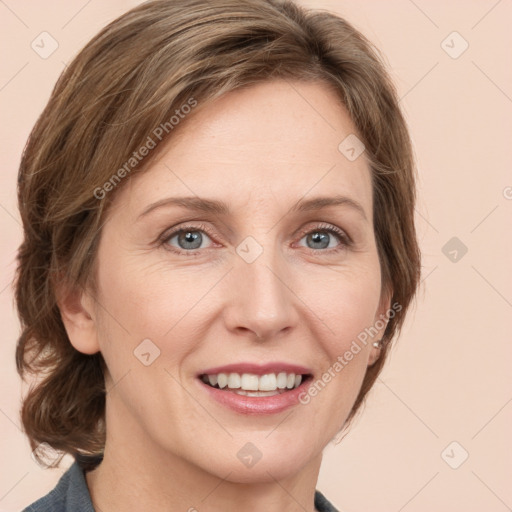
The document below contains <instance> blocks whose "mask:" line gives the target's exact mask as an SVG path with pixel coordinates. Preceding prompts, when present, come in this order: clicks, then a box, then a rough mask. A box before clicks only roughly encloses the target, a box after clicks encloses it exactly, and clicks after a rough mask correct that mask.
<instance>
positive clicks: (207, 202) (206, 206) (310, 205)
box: [137, 195, 368, 221]
mask: <svg viewBox="0 0 512 512" xmlns="http://www.w3.org/2000/svg"><path fill="white" fill-rule="evenodd" d="M164 206H181V207H182V208H187V209H188V210H193V211H197V212H202V213H213V214H216V215H219V216H228V215H230V213H231V211H230V209H229V206H228V205H227V204H226V203H225V202H223V201H219V200H217V199H206V198H201V197H197V196H196V197H194V196H190V197H167V198H165V199H161V200H160V201H156V202H155V203H152V204H150V205H149V206H148V207H147V208H145V209H144V211H143V212H142V213H141V214H140V215H139V216H138V217H137V220H139V219H140V218H141V217H144V216H146V215H147V214H149V213H150V212H152V211H154V210H156V209H158V208H162V207H164ZM330 206H348V207H350V208H351V209H353V210H354V211H356V212H358V213H359V214H360V215H361V216H362V217H363V219H364V220H366V221H367V220H368V219H367V217H366V213H365V211H364V208H363V207H362V205H361V204H360V203H358V202H357V201H355V200H354V199H351V198H350V197H346V196H341V195H335V196H319V197H313V198H311V199H300V200H299V201H297V203H295V205H294V206H293V207H292V208H291V209H290V212H310V211H317V210H322V209H324V208H328V207H330Z"/></svg>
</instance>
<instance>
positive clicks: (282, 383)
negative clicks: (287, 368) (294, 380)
mask: <svg viewBox="0 0 512 512" xmlns="http://www.w3.org/2000/svg"><path fill="white" fill-rule="evenodd" d="M277 387H278V388H279V389H284V388H285V387H286V373H285V372H281V373H279V374H278V375H277Z"/></svg>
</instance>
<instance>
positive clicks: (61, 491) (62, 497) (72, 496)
mask: <svg viewBox="0 0 512 512" xmlns="http://www.w3.org/2000/svg"><path fill="white" fill-rule="evenodd" d="M68 511H73V512H94V508H93V506H92V502H91V497H90V494H89V490H88V488H87V483H86V480H85V476H84V473H83V470H82V468H81V467H80V466H79V465H78V463H77V462H76V461H75V462H74V463H73V464H72V465H71V466H70V468H69V469H68V470H67V471H66V472H65V473H64V474H63V475H62V476H61V478H60V480H59V482H58V483H57V485H56V486H55V487H54V488H53V489H52V490H51V491H50V492H49V493H48V494H47V495H46V496H43V497H42V498H40V499H38V500H37V501H35V502H34V503H32V504H31V505H29V506H28V507H27V508H25V509H23V511H22V512H68Z"/></svg>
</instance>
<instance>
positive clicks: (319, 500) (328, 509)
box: [315, 491, 339, 512]
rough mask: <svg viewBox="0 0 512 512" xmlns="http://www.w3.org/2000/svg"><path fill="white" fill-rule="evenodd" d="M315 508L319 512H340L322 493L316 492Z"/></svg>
mask: <svg viewBox="0 0 512 512" xmlns="http://www.w3.org/2000/svg"><path fill="white" fill-rule="evenodd" d="M315 508H316V510H318V512H339V511H338V509H337V508H335V507H334V505H333V504H332V503H331V502H330V501H329V500H328V499H327V498H326V497H325V496H324V495H323V494H322V493H321V492H320V491H315Z"/></svg>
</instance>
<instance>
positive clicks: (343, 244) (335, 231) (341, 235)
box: [159, 224, 353, 257]
mask: <svg viewBox="0 0 512 512" xmlns="http://www.w3.org/2000/svg"><path fill="white" fill-rule="evenodd" d="M188 231H204V232H205V233H206V234H207V235H208V236H209V237H210V238H211V239H212V240H213V239H214V238H215V237H214V235H213V234H212V232H211V230H210V229H209V227H208V226H206V225H204V224H200V225H199V226H190V225H185V226H181V227H180V228H179V229H176V230H174V231H172V232H171V233H164V234H163V235H162V236H161V237H160V239H159V243H160V245H162V246H165V249H166V250H169V251H171V252H174V253H176V254H179V255H182V254H186V255H187V256H191V257H194V256H200V254H199V253H200V252H201V251H203V250H204V249H195V250H192V251H185V250H179V249H177V248H176V247H173V246H171V245H169V243H168V242H169V240H170V239H171V238H174V237H175V236H176V235H179V234H181V233H185V232H188ZM316 232H325V233H329V234H332V235H335V236H336V237H337V238H338V239H339V242H340V245H339V246H337V247H335V248H330V249H309V250H310V251H312V252H313V253H317V252H323V253H328V254H333V253H337V252H339V251H342V250H343V249H346V248H347V247H351V246H352V245H353V242H352V240H351V239H350V237H349V236H348V235H347V234H346V233H345V232H344V231H342V230H341V229H339V228H337V227H336V226H333V225H331V224H319V225H318V226H316V227H315V228H313V229H310V230H303V231H301V232H300V238H299V240H301V239H302V238H303V237H304V236H305V235H309V234H311V233H316Z"/></svg>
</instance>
